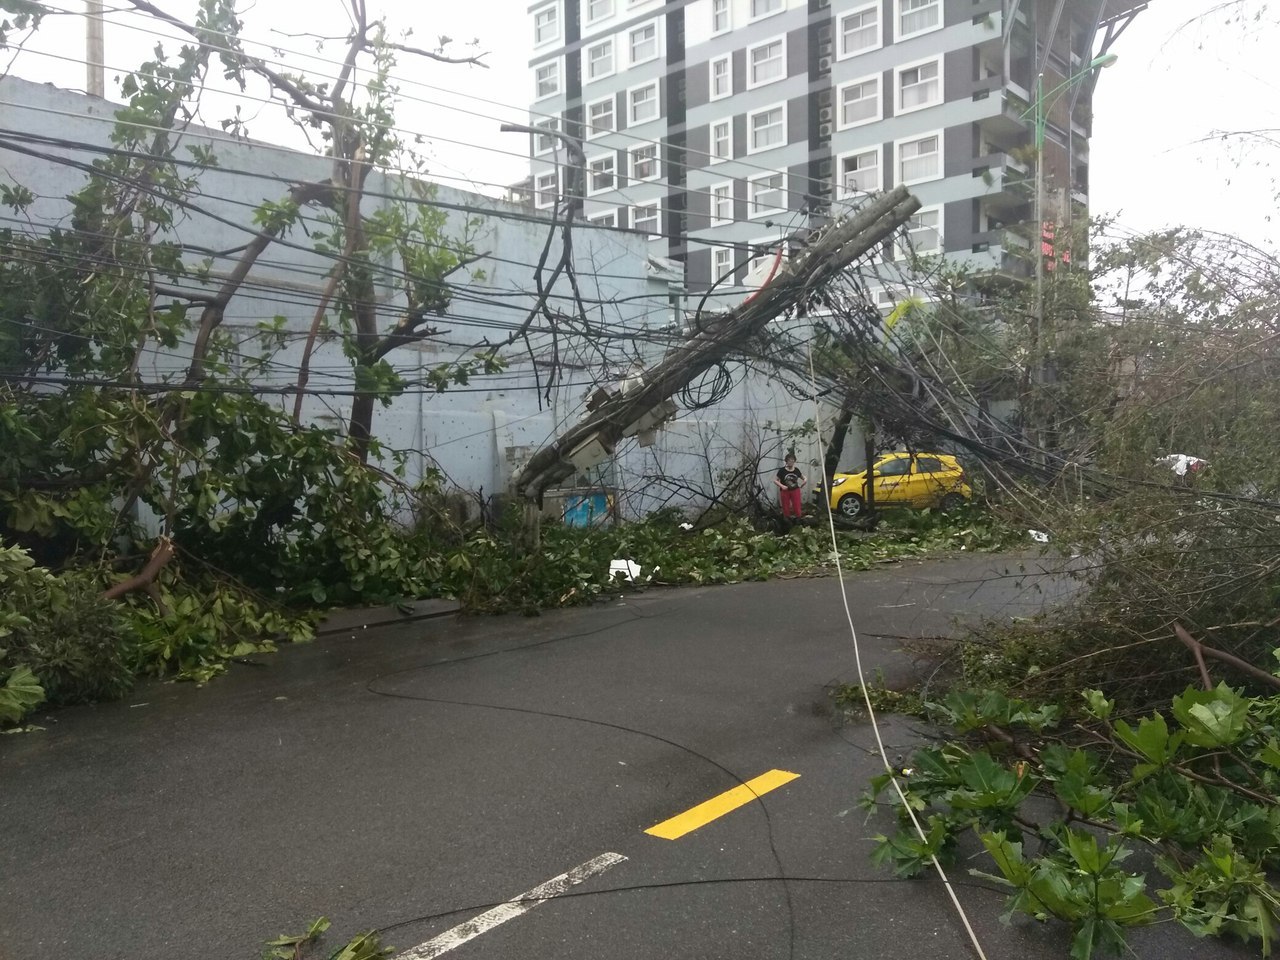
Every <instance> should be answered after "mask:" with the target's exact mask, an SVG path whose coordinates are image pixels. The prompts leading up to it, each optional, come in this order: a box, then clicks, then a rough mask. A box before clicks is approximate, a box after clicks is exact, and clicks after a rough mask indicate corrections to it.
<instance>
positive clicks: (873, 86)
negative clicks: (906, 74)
mask: <svg viewBox="0 0 1280 960" xmlns="http://www.w3.org/2000/svg"><path fill="white" fill-rule="evenodd" d="M836 98H837V103H839V105H840V118H839V124H838V125H839V128H840V129H841V130H844V129H845V128H847V127H856V126H858V125H859V124H863V123H870V122H871V121H872V120H879V119H880V78H879V77H868V78H867V79H865V80H855V81H854V82H853V83H846V84H845V85H844V86H843V87H841V88H840V89H839V90H837V91H836Z"/></svg>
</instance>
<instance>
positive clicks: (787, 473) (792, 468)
mask: <svg viewBox="0 0 1280 960" xmlns="http://www.w3.org/2000/svg"><path fill="white" fill-rule="evenodd" d="M773 482H774V485H775V486H777V488H778V499H779V500H781V501H782V516H783V518H784V519H787V518H790V517H795V518H796V519H797V520H798V519H800V513H801V505H802V502H803V501H802V500H801V493H800V491H801V490H802V489H803V488H804V485H805V483H807V482H808V481H807V480H806V479H805V475H804V474H803V473H801V471H800V468H799V467H798V466H797V465H796V455H795V454H794V453H788V454H787V457H786V459H785V460H784V461H783V465H782V466H781V467H779V468H778V472H777V473H776V474H774V476H773Z"/></svg>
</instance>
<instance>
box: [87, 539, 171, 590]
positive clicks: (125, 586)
mask: <svg viewBox="0 0 1280 960" xmlns="http://www.w3.org/2000/svg"><path fill="white" fill-rule="evenodd" d="M174 553H175V551H174V547H173V541H172V540H170V539H169V538H168V537H161V538H160V541H159V542H158V543H157V544H156V548H155V549H154V550H152V551H151V559H150V560H148V561H147V565H146V566H145V567H143V568H142V569H141V570H140V571H139V572H138V573H137V574H135V575H134V576H132V577H130V578H129V579H128V580H122V581H121V582H120V583H117V584H116V585H115V586H113V587H108V588H107V589H106V590H104V591H102V599H103V600H119V599H120V598H121V597H123V596H124V595H125V594H126V593H132V592H133V591H134V590H147V591H148V592H150V591H149V590H148V588H149V587H150V586H151V585H152V584H154V583H155V580H156V577H158V576H159V575H160V571H161V570H163V569H164V568H165V567H166V566H168V564H169V561H170V560H172V559H173V555H174ZM153 596H154V595H153ZM162 606H163V605H162Z"/></svg>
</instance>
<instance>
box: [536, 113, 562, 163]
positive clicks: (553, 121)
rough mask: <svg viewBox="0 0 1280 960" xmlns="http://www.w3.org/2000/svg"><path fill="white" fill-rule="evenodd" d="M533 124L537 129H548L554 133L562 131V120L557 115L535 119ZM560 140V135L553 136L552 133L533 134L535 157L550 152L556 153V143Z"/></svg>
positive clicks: (543, 155)
mask: <svg viewBox="0 0 1280 960" xmlns="http://www.w3.org/2000/svg"><path fill="white" fill-rule="evenodd" d="M533 126H534V128H535V129H537V130H547V131H551V132H554V133H558V132H559V131H560V121H559V119H558V118H556V117H547V118H545V119H543V120H538V121H535V122H534V124H533ZM543 140H545V141H546V145H545V146H543V143H542V141H543ZM559 140H560V138H559V137H556V136H552V135H551V133H535V134H534V135H533V155H534V156H535V157H545V156H546V155H547V154H549V153H555V150H556V144H557V143H558V142H559Z"/></svg>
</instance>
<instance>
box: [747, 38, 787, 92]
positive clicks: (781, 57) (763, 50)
mask: <svg viewBox="0 0 1280 960" xmlns="http://www.w3.org/2000/svg"><path fill="white" fill-rule="evenodd" d="M786 42H787V41H786V37H778V38H777V39H776V40H770V41H768V42H767V43H762V44H759V45H758V46H754V47H747V86H748V87H762V86H764V85H765V84H766V83H773V81H775V80H781V79H782V78H783V77H785V76H786V75H787V49H786Z"/></svg>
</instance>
